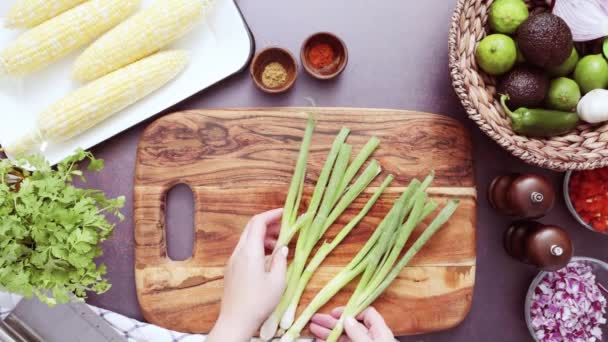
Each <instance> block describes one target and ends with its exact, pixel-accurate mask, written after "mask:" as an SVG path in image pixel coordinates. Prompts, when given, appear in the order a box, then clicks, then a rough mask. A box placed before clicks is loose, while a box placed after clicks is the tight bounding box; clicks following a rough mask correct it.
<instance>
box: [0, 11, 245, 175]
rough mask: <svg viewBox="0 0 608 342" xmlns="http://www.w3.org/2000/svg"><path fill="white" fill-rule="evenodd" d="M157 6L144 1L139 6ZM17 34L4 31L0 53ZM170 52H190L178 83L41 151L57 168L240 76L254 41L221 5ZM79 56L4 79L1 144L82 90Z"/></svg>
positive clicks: (235, 16)
mask: <svg viewBox="0 0 608 342" xmlns="http://www.w3.org/2000/svg"><path fill="white" fill-rule="evenodd" d="M153 2H154V0H143V1H142V6H141V7H142V8H143V7H146V6H149V5H150V4H152V3H153ZM11 3H12V0H11V1H0V14H2V15H4V14H5V13H6V12H7V11H8V8H9V6H10V5H11ZM19 33H20V32H19V31H14V30H8V29H5V28H4V27H0V49H1V48H2V47H3V46H5V45H6V44H7V42H9V41H11V40H12V39H14V38H15V37H16V36H18V35H19ZM168 48H179V49H186V50H188V51H190V53H191V61H190V64H189V65H188V67H187V68H186V70H185V71H184V72H183V73H182V74H181V75H180V76H179V77H178V78H177V79H175V80H174V81H172V82H171V83H170V84H167V85H165V86H164V87H163V88H161V89H160V90H158V91H156V92H155V93H153V94H151V95H150V96H148V97H147V98H145V99H143V100H142V101H140V102H138V103H136V104H135V105H133V106H131V107H129V108H127V109H125V110H124V111H122V112H120V113H117V114H115V115H114V116H112V117H111V118H109V119H108V120H106V121H104V122H103V123H101V124H99V125H97V126H95V127H93V128H92V129H90V130H89V131H87V132H85V133H84V134H81V135H79V136H77V137H75V138H73V139H71V140H68V141H66V142H63V143H49V144H48V145H47V146H46V147H45V148H44V150H42V153H43V154H44V155H45V156H46V158H47V159H48V160H49V161H50V162H51V163H52V164H56V163H57V162H59V161H61V160H62V159H63V158H65V157H67V156H69V155H70V154H71V153H72V152H73V151H74V150H75V149H77V148H84V149H88V148H90V147H92V146H95V145H96V144H98V143H100V142H102V141H104V140H106V139H109V138H110V137H112V136H114V135H116V134H118V133H120V132H122V131H124V130H126V129H128V128H129V127H131V126H133V125H135V124H137V123H139V122H141V121H143V120H145V119H148V118H150V117H151V116H153V115H155V114H157V113H159V112H161V111H163V110H164V109H166V108H168V107H171V106H173V105H175V104H176V103H178V102H180V101H183V100H185V99H186V98H188V97H190V96H192V95H194V94H196V93H198V92H200V91H201V90H203V89H205V88H207V87H209V86H211V85H213V84H215V83H217V82H219V81H221V80H222V79H224V78H226V77H228V76H230V75H232V74H234V73H236V72H238V71H239V70H241V69H243V68H244V67H245V66H246V65H247V63H248V62H249V59H250V57H251V54H252V50H253V40H252V38H251V36H250V33H249V29H248V28H247V24H246V23H245V21H244V20H243V18H242V16H241V13H240V11H239V9H238V7H237V6H236V4H235V3H234V1H233V0H217V3H216V5H215V7H214V8H213V10H212V12H210V13H209V15H208V16H207V18H206V19H205V21H204V22H202V23H201V25H199V26H198V27H197V28H196V29H195V30H194V31H193V32H191V33H189V34H188V35H187V36H186V37H184V38H182V39H181V40H180V41H178V42H176V43H174V44H173V45H172V46H170V47H168ZM80 52H81V51H77V52H75V53H74V54H72V55H70V56H68V57H67V58H64V59H62V60H61V61H59V62H57V63H56V64H53V65H52V66H50V67H49V68H47V69H45V70H42V71H40V72H37V73H35V74H33V75H30V76H28V77H25V78H22V79H7V78H5V79H1V80H0V145H8V144H10V143H11V142H12V141H14V140H16V139H18V138H19V137H20V136H21V135H23V134H25V133H27V132H29V131H31V130H32V129H33V128H34V127H35V121H36V117H37V115H38V113H40V112H41V111H42V110H44V109H45V108H46V107H47V106H49V105H50V104H52V103H53V102H55V101H56V100H58V99H60V98H62V97H63V96H65V95H66V94H68V93H69V92H70V91H72V90H74V89H75V88H77V87H78V86H79V84H77V83H76V82H74V81H72V80H71V79H70V77H69V76H70V74H71V68H72V64H73V62H74V60H75V59H76V57H77V56H78V55H79V53H80ZM8 157H9V158H10V157H11V156H10V155H9V156H8Z"/></svg>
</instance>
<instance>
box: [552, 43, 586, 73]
mask: <svg viewBox="0 0 608 342" xmlns="http://www.w3.org/2000/svg"><path fill="white" fill-rule="evenodd" d="M578 60H579V56H578V51H576V48H572V52H571V53H570V57H568V59H566V61H565V62H564V63H562V65H560V66H558V67H557V68H552V69H549V73H550V74H551V76H566V75H570V73H571V72H572V71H574V68H575V67H576V63H578Z"/></svg>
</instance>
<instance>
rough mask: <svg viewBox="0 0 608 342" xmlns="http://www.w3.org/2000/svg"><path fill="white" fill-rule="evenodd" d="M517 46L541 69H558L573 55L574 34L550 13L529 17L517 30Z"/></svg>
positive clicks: (563, 22)
mask: <svg viewBox="0 0 608 342" xmlns="http://www.w3.org/2000/svg"><path fill="white" fill-rule="evenodd" d="M517 46H518V47H519V49H520V50H521V53H522V54H523V55H524V57H525V58H526V60H527V61H528V62H529V63H531V64H534V65H536V66H539V67H541V68H556V67H558V66H560V65H561V64H562V63H564V62H565V61H566V60H567V59H568V57H570V54H571V53H572V47H573V46H574V43H573V41H572V32H571V31H570V28H569V27H568V25H567V24H566V22H565V21H564V20H563V19H562V18H560V17H558V16H556V15H554V14H551V13H549V12H543V13H539V14H536V15H533V16H531V17H529V18H528V19H527V20H526V21H524V22H523V23H522V24H521V25H520V26H519V27H518V28H517Z"/></svg>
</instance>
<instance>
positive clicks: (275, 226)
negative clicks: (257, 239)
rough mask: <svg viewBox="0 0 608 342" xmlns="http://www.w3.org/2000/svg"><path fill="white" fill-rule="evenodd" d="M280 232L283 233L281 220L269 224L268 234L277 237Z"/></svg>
mask: <svg viewBox="0 0 608 342" xmlns="http://www.w3.org/2000/svg"><path fill="white" fill-rule="evenodd" d="M279 233H281V222H279V221H276V222H273V223H271V224H269V225H268V228H267V229H266V236H271V237H273V238H275V239H276V238H278V237H279Z"/></svg>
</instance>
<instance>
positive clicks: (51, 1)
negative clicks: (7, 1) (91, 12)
mask: <svg viewBox="0 0 608 342" xmlns="http://www.w3.org/2000/svg"><path fill="white" fill-rule="evenodd" d="M85 1H87V0H16V1H15V4H13V6H11V8H10V10H9V11H8V14H7V15H6V17H5V18H4V26H6V27H9V28H32V27H34V26H36V25H39V24H42V23H43V22H45V21H47V20H49V19H51V18H53V17H55V16H57V15H58V14H61V13H63V12H65V11H67V10H69V9H70V8H73V7H75V6H76V5H80V4H81V3H83V2H85Z"/></svg>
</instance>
